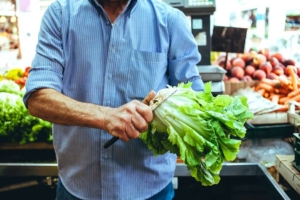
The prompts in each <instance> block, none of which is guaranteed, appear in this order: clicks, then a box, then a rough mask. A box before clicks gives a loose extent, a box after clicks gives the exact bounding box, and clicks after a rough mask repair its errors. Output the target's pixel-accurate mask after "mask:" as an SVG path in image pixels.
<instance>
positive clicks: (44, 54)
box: [23, 2, 64, 107]
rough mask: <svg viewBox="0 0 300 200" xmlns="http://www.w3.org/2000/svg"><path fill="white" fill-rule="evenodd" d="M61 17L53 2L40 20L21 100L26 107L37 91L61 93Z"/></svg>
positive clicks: (57, 6) (56, 5)
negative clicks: (24, 90) (34, 53)
mask: <svg viewBox="0 0 300 200" xmlns="http://www.w3.org/2000/svg"><path fill="white" fill-rule="evenodd" d="M61 17H62V11H61V8H60V6H59V4H58V2H54V3H52V4H51V5H50V6H49V7H48V9H47V10H46V12H45V14H44V16H43V18H42V22H41V27H40V32H39V37H38V43H37V46H36V55H35V57H34V59H33V61H32V65H31V69H30V73H29V77H28V79H27V81H26V93H25V95H24V98H23V101H24V104H25V105H26V107H27V100H28V97H29V96H30V94H32V92H34V91H36V90H37V89H40V88H52V89H55V90H57V91H61V88H62V76H63V71H64V57H63V42H62V34H61Z"/></svg>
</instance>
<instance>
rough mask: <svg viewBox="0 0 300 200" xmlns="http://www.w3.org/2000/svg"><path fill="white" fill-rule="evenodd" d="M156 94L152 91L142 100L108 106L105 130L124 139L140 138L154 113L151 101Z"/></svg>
mask: <svg viewBox="0 0 300 200" xmlns="http://www.w3.org/2000/svg"><path fill="white" fill-rule="evenodd" d="M154 96H155V92H154V91H150V92H149V93H148V95H147V97H145V99H144V100H143V101H142V102H139V101H137V100H133V101H131V102H129V103H127V104H125V105H122V106H120V107H118V108H107V110H106V112H105V121H104V124H105V130H106V131H107V132H108V133H110V134H111V135H113V136H116V137H118V138H120V140H122V141H129V140H130V139H132V138H138V137H139V135H140V133H141V132H144V131H146V130H147V129H148V123H149V122H151V121H152V119H153V114H152V110H151V109H150V107H149V106H148V105H149V102H150V101H151V99H153V98H154Z"/></svg>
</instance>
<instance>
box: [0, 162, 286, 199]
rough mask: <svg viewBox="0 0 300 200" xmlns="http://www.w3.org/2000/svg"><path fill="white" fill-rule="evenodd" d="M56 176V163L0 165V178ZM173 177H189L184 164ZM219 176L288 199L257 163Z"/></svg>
mask: <svg viewBox="0 0 300 200" xmlns="http://www.w3.org/2000/svg"><path fill="white" fill-rule="evenodd" d="M1 176H2V177H25V176H45V177H46V176H58V169H57V164H56V163H45V164H35V163H0V177H1ZM174 176H175V177H187V176H191V174H190V172H189V171H188V169H187V167H186V165H185V164H177V166H176V170H175V175H174ZM220 176H221V177H222V176H223V177H224V176H244V177H247V176H256V177H259V178H260V179H261V180H262V181H263V182H264V183H265V184H266V185H268V186H269V188H270V190H271V192H272V194H273V195H276V199H290V198H289V197H288V196H287V195H286V193H285V192H284V191H283V190H282V188H281V187H280V186H279V185H278V184H277V182H276V181H275V179H274V178H273V177H272V176H271V175H270V174H269V172H268V171H267V169H266V168H265V167H264V166H262V165H261V164H259V163H224V164H223V167H222V170H221V172H220Z"/></svg>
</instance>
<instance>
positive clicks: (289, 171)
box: [275, 155, 300, 194]
mask: <svg viewBox="0 0 300 200" xmlns="http://www.w3.org/2000/svg"><path fill="white" fill-rule="evenodd" d="M294 158H295V156H294V155H276V162H275V167H276V170H277V173H278V174H277V182H279V180H278V179H279V174H280V175H281V176H282V177H283V178H284V179H285V180H286V181H287V182H288V183H289V184H290V185H291V187H293V188H294V189H295V191H296V192H297V193H298V194H300V172H299V171H298V170H297V169H296V168H294V166H293V164H292V162H293V161H294Z"/></svg>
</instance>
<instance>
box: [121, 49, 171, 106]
mask: <svg viewBox="0 0 300 200" xmlns="http://www.w3.org/2000/svg"><path fill="white" fill-rule="evenodd" d="M167 64H168V62H167V54H166V53H157V52H146V51H137V50H133V51H131V59H130V66H129V81H128V84H127V95H128V97H129V99H131V100H133V99H136V100H143V99H144V98H145V97H146V95H147V94H148V92H149V91H150V90H156V89H157V88H158V87H159V85H160V83H161V82H162V80H163V79H164V78H166V71H167Z"/></svg>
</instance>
